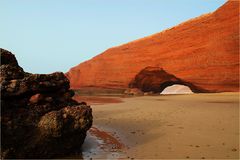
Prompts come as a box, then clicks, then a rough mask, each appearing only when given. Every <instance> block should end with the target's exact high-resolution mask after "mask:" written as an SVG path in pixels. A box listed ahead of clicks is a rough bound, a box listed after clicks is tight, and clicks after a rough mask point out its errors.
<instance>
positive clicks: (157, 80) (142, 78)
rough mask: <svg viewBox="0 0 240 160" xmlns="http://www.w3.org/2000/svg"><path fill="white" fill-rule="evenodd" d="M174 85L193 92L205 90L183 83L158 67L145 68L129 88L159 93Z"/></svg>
mask: <svg viewBox="0 0 240 160" xmlns="http://www.w3.org/2000/svg"><path fill="white" fill-rule="evenodd" d="M174 84H181V85H186V86H188V87H189V88H191V90H192V91H193V92H206V90H204V89H202V88H200V87H197V86H195V85H193V84H191V83H189V82H186V81H183V80H181V79H180V78H177V77H175V76H174V75H172V74H169V73H167V72H166V71H165V70H163V69H162V68H158V67H146V68H144V69H143V70H141V71H140V72H139V73H138V74H137V75H136V76H135V78H134V79H133V80H132V81H131V82H130V84H129V87H130V88H138V89H140V90H141V91H143V92H153V93H161V92H162V91H163V90H164V89H165V88H166V87H168V86H171V85H174Z"/></svg>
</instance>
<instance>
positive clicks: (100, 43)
mask: <svg viewBox="0 0 240 160" xmlns="http://www.w3.org/2000/svg"><path fill="white" fill-rule="evenodd" d="M225 2H226V1H225V0H169V1H167V0H121V1H116V0H85V1H83V0H71V1H67V0H41V1H32V0H24V1H20V0H1V1H0V6H1V9H0V20H1V25H0V47H1V48H4V49H7V50H9V51H11V52H12V53H14V54H15V55H16V57H17V59H18V62H19V64H20V65H21V66H22V67H23V68H24V70H25V71H27V72H32V73H51V72H54V71H62V72H67V71H68V70H69V69H70V68H71V67H73V66H75V65H77V64H79V63H81V62H83V61H85V60H88V59H90V58H92V57H94V56H95V55H97V54H100V53H101V52H103V51H104V50H106V49H108V48H110V47H113V46H118V45H120V44H123V43H127V42H129V41H132V40H135V39H138V38H142V37H145V36H148V35H151V34H154V33H157V32H160V31H161V30H164V29H167V28H170V27H173V26H175V25H177V24H179V23H181V22H184V21H186V20H188V19H190V18H194V17H197V16H200V15H201V14H204V13H209V12H213V11H214V10H216V9H217V8H218V7H220V6H221V5H223V4H224V3H225Z"/></svg>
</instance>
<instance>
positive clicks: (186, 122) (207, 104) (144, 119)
mask: <svg viewBox="0 0 240 160" xmlns="http://www.w3.org/2000/svg"><path fill="white" fill-rule="evenodd" d="M121 100H122V101H123V102H122V103H108V104H101V105H91V107H92V109H93V116H94V124H93V131H91V130H90V132H89V133H88V137H87V139H86V141H85V143H84V145H85V146H89V149H87V148H86V147H85V150H83V157H85V158H102V159H106V158H110V159H111V158H114V159H115V158H124V159H125V158H134V159H142V158H144V159H167V158H173V159H214V158H215V159H238V158H239V93H218V94H192V95H161V96H142V97H132V98H122V99H121ZM105 133H107V134H108V135H110V137H112V140H111V138H109V137H108V136H106V135H105V136H102V135H104V134H105ZM94 139H95V140H94ZM108 139H110V142H107V141H106V140H108ZM113 139H114V140H113ZM97 140H98V141H97ZM104 141H105V142H104ZM94 143H95V145H94ZM120 144H121V145H120ZM104 146H107V147H105V148H104ZM114 146H117V147H116V148H115V149H113V148H112V147H114ZM101 147H103V149H101ZM83 148H84V146H83ZM90 150H91V151H90Z"/></svg>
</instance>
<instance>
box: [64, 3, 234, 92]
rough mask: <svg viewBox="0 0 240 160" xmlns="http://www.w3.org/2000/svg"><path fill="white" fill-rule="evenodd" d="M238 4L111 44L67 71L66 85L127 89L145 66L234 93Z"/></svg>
mask: <svg viewBox="0 0 240 160" xmlns="http://www.w3.org/2000/svg"><path fill="white" fill-rule="evenodd" d="M238 27H239V2H238V1H229V2H227V3H225V4H224V5H223V6H221V7H220V8H219V9H218V10H216V11H215V12H213V13H209V14H206V15H203V16H200V17H197V18H194V19H191V20H189V21H187V22H184V23H182V24H180V25H178V26H175V27H172V28H170V29H167V30H165V31H162V32H160V33H157V34H154V35H151V36H148V37H145V38H142V39H139V40H135V41H132V42H130V43H126V44H124V45H121V46H117V47H113V48H110V49H108V50H106V51H105V52H103V53H101V54H99V55H98V56H96V57H94V58H92V59H90V60H88V61H86V62H83V63H81V64H79V65H77V66H76V67H73V68H71V69H70V70H69V72H68V73H66V75H67V76H68V78H69V79H70V83H71V87H72V88H74V89H77V88H81V87H88V86H94V87H106V88H127V87H128V84H129V82H130V81H131V80H132V79H133V78H134V77H135V75H136V74H137V73H138V72H139V71H140V70H142V69H143V68H145V67H147V66H154V67H161V68H163V69H164V70H166V71H167V72H168V73H170V74H173V75H175V76H176V77H178V78H181V79H182V80H184V81H187V82H191V83H192V84H194V85H196V86H199V87H201V88H203V89H206V90H209V91H239V28H238Z"/></svg>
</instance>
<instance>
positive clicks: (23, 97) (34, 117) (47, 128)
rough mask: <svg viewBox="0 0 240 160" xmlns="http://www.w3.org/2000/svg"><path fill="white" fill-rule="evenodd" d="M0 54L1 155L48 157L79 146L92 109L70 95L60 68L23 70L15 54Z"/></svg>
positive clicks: (0, 51)
mask: <svg viewBox="0 0 240 160" xmlns="http://www.w3.org/2000/svg"><path fill="white" fill-rule="evenodd" d="M0 54H1V66H0V68H1V77H0V84H1V133H2V134H1V144H2V146H1V157H2V158H54V157H58V158H59V157H63V156H66V155H67V154H70V153H71V152H72V151H74V150H76V149H78V150H79V149H80V147H81V145H82V143H83V142H84V139H85V136H86V132H87V130H88V129H89V128H90V127H91V125H92V110H91V108H90V107H89V106H87V105H86V104H85V103H81V104H79V103H78V102H76V101H75V100H73V99H72V97H73V95H74V92H73V91H72V90H69V81H68V79H67V78H66V77H65V76H64V74H63V73H61V72H56V73H52V74H30V73H25V72H24V71H23V69H22V68H21V67H20V66H19V65H18V63H17V60H16V58H15V56H14V55H13V54H12V53H10V52H8V51H6V50H4V49H0Z"/></svg>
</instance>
